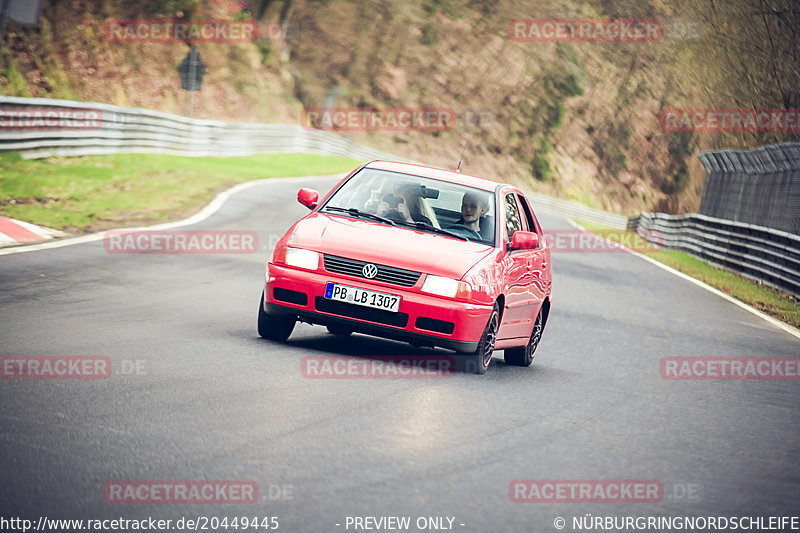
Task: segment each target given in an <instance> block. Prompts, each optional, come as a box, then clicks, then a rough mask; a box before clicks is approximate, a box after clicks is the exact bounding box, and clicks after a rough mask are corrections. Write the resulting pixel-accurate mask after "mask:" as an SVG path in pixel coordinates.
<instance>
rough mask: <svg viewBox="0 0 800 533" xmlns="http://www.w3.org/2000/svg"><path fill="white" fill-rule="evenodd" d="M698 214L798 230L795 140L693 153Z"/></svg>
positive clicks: (799, 166)
mask: <svg viewBox="0 0 800 533" xmlns="http://www.w3.org/2000/svg"><path fill="white" fill-rule="evenodd" d="M697 157H698V159H700V162H701V163H703V166H704V167H705V169H706V180H705V186H704V188H703V200H702V201H701V203H700V211H699V212H700V213H701V214H703V215H707V216H710V217H715V218H723V219H727V220H736V221H738V222H744V223H747V224H756V225H759V226H766V227H769V228H773V229H777V230H781V231H789V232H792V233H799V234H800V143H781V144H773V145H770V146H762V147H760V148H756V149H754V150H720V151H715V152H701V153H699V154H697Z"/></svg>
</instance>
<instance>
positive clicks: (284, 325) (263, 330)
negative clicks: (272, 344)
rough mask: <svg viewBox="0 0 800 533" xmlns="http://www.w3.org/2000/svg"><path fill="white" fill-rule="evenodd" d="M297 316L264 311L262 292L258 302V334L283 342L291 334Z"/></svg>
mask: <svg viewBox="0 0 800 533" xmlns="http://www.w3.org/2000/svg"><path fill="white" fill-rule="evenodd" d="M296 322H297V318H296V317H293V316H291V315H268V314H267V313H265V312H264V293H263V292H262V293H261V300H260V301H259V302H258V334H259V335H261V336H262V337H263V338H265V339H269V340H271V341H278V342H283V341H285V340H286V339H288V338H289V335H291V334H292V330H293V329H294V325H295V323H296Z"/></svg>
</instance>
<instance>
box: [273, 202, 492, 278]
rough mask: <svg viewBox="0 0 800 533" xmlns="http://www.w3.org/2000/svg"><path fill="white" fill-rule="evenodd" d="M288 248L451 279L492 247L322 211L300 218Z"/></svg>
mask: <svg viewBox="0 0 800 533" xmlns="http://www.w3.org/2000/svg"><path fill="white" fill-rule="evenodd" d="M289 246H296V247H299V248H307V249H309V250H315V251H318V252H323V253H327V254H333V255H338V256H341V257H349V258H352V259H359V260H362V261H369V262H371V263H378V264H382V265H389V266H393V267H397V268H405V269H409V270H415V271H418V272H423V273H427V274H434V275H436V276H446V277H449V278H455V279H461V277H463V276H464V274H466V273H467V271H469V269H470V268H472V267H473V266H474V265H475V264H476V263H477V262H478V261H480V260H481V259H483V258H484V257H486V256H487V255H489V254H490V253H491V252H492V251H493V250H494V248H492V247H491V246H487V245H485V244H480V243H474V242H467V241H461V240H458V239H453V238H451V237H447V236H444V235H436V234H433V233H427V232H423V231H417V230H414V229H412V228H406V227H396V226H389V225H387V224H382V223H380V222H373V221H369V220H364V219H352V218H348V217H344V216H338V215H328V214H323V213H312V214H310V215H309V216H308V217H306V218H304V219H303V220H301V221H299V222H298V223H297V224H296V225H295V227H294V230H293V232H292V235H291V237H290V239H289Z"/></svg>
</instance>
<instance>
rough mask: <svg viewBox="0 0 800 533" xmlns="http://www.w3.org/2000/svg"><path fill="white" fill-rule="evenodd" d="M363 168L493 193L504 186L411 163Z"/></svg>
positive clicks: (374, 164) (379, 163) (373, 163)
mask: <svg viewBox="0 0 800 533" xmlns="http://www.w3.org/2000/svg"><path fill="white" fill-rule="evenodd" d="M365 166H366V168H374V169H378V170H389V171H392V172H399V173H401V174H411V175H414V176H422V177H425V178H433V179H438V180H442V181H449V182H451V183H459V184H461V185H466V186H467V187H473V188H475V189H482V190H484V191H494V190H495V189H497V187H498V186H500V185H504V184H501V183H499V182H496V181H492V180H489V179H486V178H479V177H478V176H470V175H469V174H462V173H460V172H455V171H453V170H445V169H442V168H434V167H426V166H424V165H414V164H411V163H400V162H397V161H371V162H369V163H367V164H366V165H365Z"/></svg>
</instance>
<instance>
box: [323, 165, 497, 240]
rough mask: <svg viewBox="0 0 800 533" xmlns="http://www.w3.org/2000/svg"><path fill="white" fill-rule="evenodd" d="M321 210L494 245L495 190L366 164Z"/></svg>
mask: <svg viewBox="0 0 800 533" xmlns="http://www.w3.org/2000/svg"><path fill="white" fill-rule="evenodd" d="M322 210H323V211H327V212H331V213H336V214H340V215H344V216H353V217H358V218H369V219H370V220H373V221H378V222H383V223H386V224H393V225H397V226H408V227H410V228H413V229H417V230H421V231H429V232H432V233H439V234H443V235H448V236H450V237H455V238H460V239H463V240H469V241H473V242H480V243H483V244H487V245H489V246H494V245H495V233H496V231H495V218H496V217H495V198H494V194H493V193H491V192H487V191H483V190H480V189H475V188H473V187H466V186H464V185H459V184H457V183H450V182H447V181H440V180H434V179H430V178H425V177H421V176H413V175H410V174H401V173H398V172H390V171H387V170H376V169H370V168H364V169H361V171H359V172H358V173H356V174H355V175H353V176H352V177H351V178H350V179H349V180H347V182H345V183H344V184H343V185H342V186H341V187H340V188H339V190H337V191H336V193H335V194H334V195H333V196H331V198H330V199H329V200H328V201H327V202H326V203H325V205H324V206H323V207H322Z"/></svg>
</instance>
